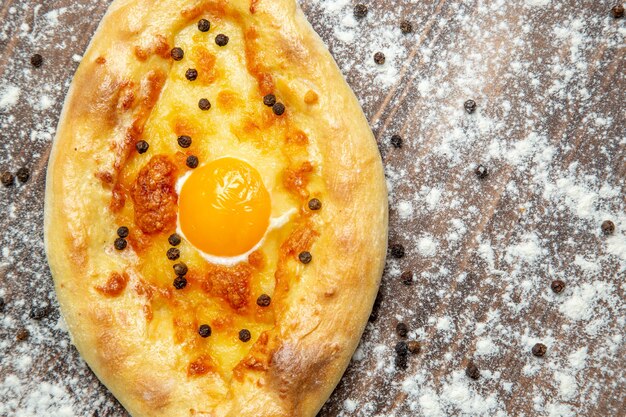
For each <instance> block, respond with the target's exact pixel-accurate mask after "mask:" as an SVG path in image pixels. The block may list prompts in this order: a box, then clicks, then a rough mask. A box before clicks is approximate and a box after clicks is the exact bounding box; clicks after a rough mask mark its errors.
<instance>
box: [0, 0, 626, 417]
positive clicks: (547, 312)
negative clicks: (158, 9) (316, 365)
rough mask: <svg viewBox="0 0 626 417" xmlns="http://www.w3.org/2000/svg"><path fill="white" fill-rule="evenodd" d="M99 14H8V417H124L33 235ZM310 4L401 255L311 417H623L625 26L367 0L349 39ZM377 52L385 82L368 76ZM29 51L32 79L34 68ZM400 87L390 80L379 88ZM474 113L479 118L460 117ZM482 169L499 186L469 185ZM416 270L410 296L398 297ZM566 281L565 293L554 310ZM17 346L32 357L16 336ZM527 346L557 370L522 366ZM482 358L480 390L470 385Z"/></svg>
mask: <svg viewBox="0 0 626 417" xmlns="http://www.w3.org/2000/svg"><path fill="white" fill-rule="evenodd" d="M263 1H269V0H263ZM108 4H109V2H108V1H96V0H81V1H69V0H49V1H44V2H37V1H33V0H22V1H14V0H2V3H0V103H2V101H1V99H2V97H3V89H4V91H6V88H7V86H8V85H13V86H16V87H18V88H20V90H21V94H20V96H19V100H18V101H17V103H15V104H14V105H10V106H9V105H7V106H4V107H2V106H0V127H1V130H0V135H1V137H2V143H1V145H0V171H5V170H10V171H12V172H15V171H16V170H17V169H18V168H20V167H22V166H26V167H28V168H30V170H31V179H30V180H29V181H28V182H27V183H26V184H16V185H14V186H12V187H9V188H6V187H3V186H0V209H1V211H0V213H1V216H2V220H1V223H0V224H1V226H2V227H1V230H0V236H1V246H2V252H1V254H0V297H2V298H3V299H4V301H5V303H6V306H5V307H4V312H3V313H0V403H1V404H2V405H0V415H4V414H6V415H7V416H8V415H11V416H12V415H23V416H31V415H41V416H47V415H50V416H62V417H65V416H70V415H76V416H92V415H93V416H96V415H99V416H125V415H126V414H125V412H124V411H123V409H122V408H121V407H120V406H119V404H118V403H117V402H116V401H115V399H114V398H113V397H112V396H111V395H110V394H108V393H107V391H106V389H105V388H104V387H103V386H101V385H100V384H99V382H98V381H97V379H96V378H95V377H94V376H93V374H91V372H90V371H89V370H88V368H87V367H86V366H85V365H84V363H83V362H82V361H81V360H80V358H79V357H78V354H77V352H76V350H75V349H74V348H73V347H72V346H71V344H70V341H69V337H68V334H67V332H66V331H65V330H64V328H63V325H62V324H60V322H59V313H58V306H57V303H56V301H55V298H54V293H53V287H52V281H51V278H50V274H49V271H48V268H47V265H46V262H45V254H44V250H43V236H42V222H43V195H44V185H45V184H44V183H45V168H46V163H47V158H48V155H49V149H50V144H51V138H52V136H53V135H54V128H55V126H56V123H57V120H58V116H59V112H60V110H61V105H62V101H63V98H64V95H65V92H66V91H67V88H68V86H69V82H70V80H71V76H72V74H73V72H74V70H75V68H76V66H77V65H78V64H77V62H78V59H74V58H73V56H74V55H80V54H82V53H83V51H84V50H85V48H86V46H87V44H88V42H89V39H90V38H91V35H92V33H93V32H94V30H95V29H96V27H97V24H98V22H99V19H100V17H101V16H102V15H103V13H104V12H105V10H106V8H107V6H108ZM301 4H302V7H303V10H304V11H305V13H306V14H307V16H308V18H309V20H310V21H311V23H312V25H313V27H314V28H315V29H316V30H317V31H318V33H319V34H320V35H321V37H322V38H323V39H324V41H325V42H326V44H327V45H328V46H329V48H330V49H331V51H332V52H333V55H334V56H335V58H336V59H337V61H338V64H339V66H340V67H341V69H342V71H343V72H344V74H345V75H346V78H347V80H348V82H349V83H350V85H351V86H352V87H353V88H354V90H355V93H356V94H357V96H358V97H359V99H360V101H361V103H362V104H363V107H364V111H365V113H366V115H367V117H368V119H369V120H370V123H371V125H372V129H373V131H374V133H375V135H376V137H377V140H378V141H379V144H380V149H381V154H382V156H383V160H384V163H385V166H386V171H387V174H388V178H389V182H390V185H391V188H390V192H391V193H390V203H391V220H390V221H391V224H390V227H391V228H390V241H391V243H401V244H403V245H404V247H405V249H406V256H405V257H404V258H402V259H400V260H396V259H390V261H389V264H388V268H387V271H386V273H385V276H384V278H383V284H382V287H381V297H380V303H379V307H378V308H377V310H376V315H377V317H378V318H377V319H376V320H375V321H373V322H372V323H370V325H369V326H368V328H367V330H366V334H365V336H364V340H363V343H362V346H361V348H360V349H359V351H358V353H357V356H356V358H355V360H354V361H353V363H352V365H351V366H350V368H349V369H348V371H347V373H346V375H345V377H344V378H343V380H342V382H341V384H340V385H339V387H338V389H337V390H336V392H335V393H334V394H333V396H332V397H331V399H330V400H329V402H328V403H327V405H326V406H325V407H324V409H323V410H322V412H321V413H320V416H325V417H326V416H340V415H346V416H347V415H355V416H356V415H358V416H396V417H403V416H421V415H426V416H430V415H437V413H436V410H434V409H433V408H432V401H434V402H435V403H436V404H438V405H439V407H440V408H441V410H440V411H441V412H440V413H439V415H480V414H483V415H512V416H517V415H526V416H530V415H579V416H592V415H593V416H626V411H625V410H626V388H625V387H626V341H625V340H626V294H625V291H626V288H625V287H626V285H625V280H626V274H625V270H626V243H625V241H626V225H625V223H626V215H625V204H626V203H625V201H624V195H625V191H626V190H625V188H626V186H625V182H626V181H625V179H626V151H625V147H626V117H625V108H626V107H625V105H624V103H626V94H625V90H626V89H625V87H626V85H625V82H624V81H625V77H626V75H625V74H626V64H625V56H624V55H625V54H624V51H625V48H624V38H625V37H626V29H625V20H624V19H614V18H613V17H611V16H610V8H611V7H612V6H613V4H612V3H611V2H608V1H591V0H587V1H563V2H557V1H556V0H552V1H550V0H527V1H521V0H520V1H509V2H496V1H493V2H491V1H485V2H480V1H467V2H463V3H462V4H459V3H457V2H446V1H444V0H424V1H408V0H403V1H386V2H382V1H380V2H373V1H372V2H366V4H368V6H369V8H370V10H369V14H368V16H367V17H366V18H365V19H363V20H361V21H358V22H356V23H355V22H350V19H349V17H348V18H346V16H351V14H352V13H351V10H352V9H351V8H352V5H351V4H349V3H347V2H341V1H332V2H324V1H322V0H302V1H301ZM337 5H339V6H341V7H338V6H337ZM342 5H343V6H342ZM62 8H66V9H62ZM59 10H62V11H63V12H62V13H58V11H59ZM50 12H52V14H47V15H46V13H50ZM55 14H58V16H56V17H55ZM344 19H348V20H344ZM401 19H407V20H409V21H411V22H412V24H413V27H414V32H413V33H412V34H408V35H403V34H402V33H401V32H400V30H399V29H398V26H399V22H400V20H401ZM57 22H58V23H57ZM341 30H345V31H347V32H349V33H352V34H354V35H355V36H354V39H352V40H350V39H349V38H346V36H345V34H344V35H342V34H341V33H340V31H341ZM377 50H381V51H383V52H385V53H386V54H387V56H388V62H387V64H386V66H385V67H382V68H378V67H377V66H376V64H374V62H373V59H372V56H373V53H374V52H376V51H377ZM35 52H39V53H41V54H42V55H43V57H44V65H43V66H42V67H41V68H32V67H31V65H30V63H29V59H30V56H31V55H32V54H33V53H35ZM394 55H395V56H394ZM389 68H396V69H397V72H398V74H397V76H396V77H392V78H390V80H391V81H385V79H383V78H381V77H383V76H382V75H381V74H382V73H384V72H385V71H388V70H389ZM43 96H45V97H48V98H49V100H48V99H46V98H43V99H42V97H43ZM468 98H473V99H475V100H476V101H477V102H478V110H477V112H476V113H475V114H472V115H468V114H466V113H465V112H464V111H463V102H464V101H465V100H466V99H468ZM50 104H51V105H50ZM393 134H400V135H402V137H403V139H404V144H403V146H402V148H401V149H395V148H394V147H392V146H391V145H390V137H391V135H393ZM336 140H341V138H336ZM518 145H519V146H518ZM524 145H528V146H524ZM477 163H483V164H485V166H486V167H487V168H488V169H489V175H488V177H487V178H485V179H482V180H480V179H478V178H477V177H476V176H475V175H474V173H473V169H474V167H475V165H476V164H477ZM433 190H434V191H433ZM437 195H440V196H439V198H437ZM409 203H410V205H411V206H412V211H411V210H409V209H408V204H409ZM605 219H612V220H613V221H614V222H615V224H616V231H615V234H614V235H613V236H611V237H606V236H603V235H602V233H601V232H600V224H601V222H602V221H603V220H605ZM363 221H367V219H363ZM459 225H461V227H459ZM420 239H421V240H420ZM429 241H436V242H437V248H436V250H434V252H431V251H430V250H429V248H428V245H427V243H428V242H429ZM585 262H587V263H585ZM407 270H412V271H413V272H414V273H415V283H414V284H413V285H412V286H406V285H403V284H402V283H401V281H400V279H399V275H400V273H401V272H404V271H407ZM556 278H559V279H562V280H564V281H565V282H566V284H567V287H566V290H565V291H564V292H563V293H562V294H559V295H555V294H553V293H552V292H551V291H550V288H549V287H550V282H551V281H552V280H553V279H556ZM580 300H582V301H580ZM357 302H358V301H357ZM576 302H581V303H582V304H580V306H581V307H580V309H582V311H577V309H576V308H574V307H575V306H576ZM41 307H47V310H46V311H45V314H44V315H45V317H44V318H42V319H39V320H37V319H35V318H33V317H32V316H33V314H32V313H33V311H34V310H33V308H34V309H35V310H37V309H38V308H41ZM35 313H36V312H35ZM34 315H35V316H36V315H37V314H34ZM398 321H403V322H405V323H406V324H408V326H409V328H410V330H411V333H410V338H411V339H417V340H420V341H421V342H422V352H421V353H420V354H419V355H415V356H411V357H410V358H409V367H408V369H407V370H404V371H397V370H395V368H394V353H393V347H394V345H395V344H396V342H397V341H398V340H399V337H398V336H397V335H396V334H395V326H396V324H397V323H398ZM448 322H449V323H450V325H449V326H450V329H449V330H445V329H446V327H447V325H446V323H448ZM21 329H27V330H28V331H29V332H30V337H29V338H28V339H27V340H22V341H19V340H17V339H16V335H17V334H18V333H19V332H20V330H21ZM485 340H487V342H485ZM535 341H543V342H544V343H545V344H546V345H547V346H548V354H547V355H546V357H544V358H541V359H539V358H534V357H533V356H532V355H531V354H530V347H531V346H532V344H534V342H535ZM489 342H491V343H489ZM494 346H495V347H494ZM577 352H578V356H577V355H576V353H577ZM581 352H582V353H581ZM581 355H582V356H583V357H584V360H583V361H582V365H581V362H580V361H577V360H576V357H580V356H581ZM469 360H474V362H475V363H476V364H477V366H478V367H479V368H480V369H481V372H482V376H481V378H480V379H479V380H477V381H471V380H469V379H468V378H467V377H466V376H465V374H464V370H465V366H466V365H467V363H468V361H469ZM572 385H573V388H572ZM50 392H52V393H51V394H50ZM46 395H47V396H48V397H50V398H51V399H50V400H46V399H45V398H48V397H46ZM428 400H430V401H431V403H430V404H431V407H429V402H428ZM3 407H4V408H3ZM63 407H66V409H65V410H63ZM17 410H19V411H17ZM3 413H4V414H3Z"/></svg>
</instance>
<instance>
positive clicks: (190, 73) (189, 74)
mask: <svg viewBox="0 0 626 417" xmlns="http://www.w3.org/2000/svg"><path fill="white" fill-rule="evenodd" d="M185 77H186V78H187V79H188V80H189V81H195V79H196V78H198V71H197V70H196V69H194V68H189V69H188V70H187V71H186V72H185Z"/></svg>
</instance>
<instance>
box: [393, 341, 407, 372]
mask: <svg viewBox="0 0 626 417" xmlns="http://www.w3.org/2000/svg"><path fill="white" fill-rule="evenodd" d="M394 350H395V351H396V359H395V363H396V368H398V369H406V368H407V365H408V362H407V356H408V354H409V346H408V345H407V344H406V342H404V341H401V342H398V343H396V346H395V347H394Z"/></svg>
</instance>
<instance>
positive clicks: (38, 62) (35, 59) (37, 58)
mask: <svg viewBox="0 0 626 417" xmlns="http://www.w3.org/2000/svg"><path fill="white" fill-rule="evenodd" d="M30 64H31V65H32V66H33V67H35V68H39V67H40V66H42V65H43V57H42V56H41V55H40V54H35V55H33V56H31V57H30Z"/></svg>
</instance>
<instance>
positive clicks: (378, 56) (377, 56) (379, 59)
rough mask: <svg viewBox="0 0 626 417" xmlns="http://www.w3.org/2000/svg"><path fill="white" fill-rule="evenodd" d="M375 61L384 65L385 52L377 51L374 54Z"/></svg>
mask: <svg viewBox="0 0 626 417" xmlns="http://www.w3.org/2000/svg"><path fill="white" fill-rule="evenodd" d="M374 62H375V63H377V64H378V65H383V64H384V63H385V54H383V53H382V52H376V53H375V54H374Z"/></svg>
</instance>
